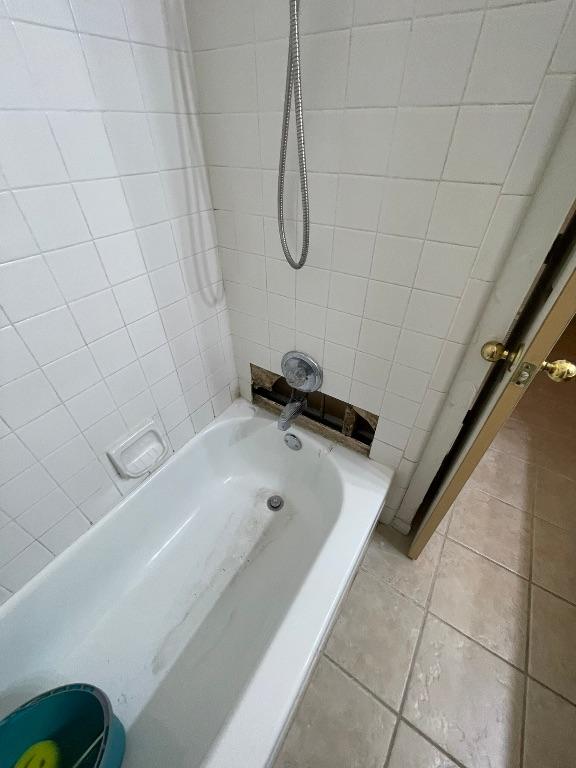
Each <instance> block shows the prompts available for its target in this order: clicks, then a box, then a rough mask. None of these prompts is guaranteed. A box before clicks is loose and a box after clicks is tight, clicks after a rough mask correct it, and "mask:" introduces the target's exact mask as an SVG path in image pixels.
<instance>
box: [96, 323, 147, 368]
mask: <svg viewBox="0 0 576 768" xmlns="http://www.w3.org/2000/svg"><path fill="white" fill-rule="evenodd" d="M90 350H91V352H92V354H93V355H94V359H95V360H96V364H97V365H98V368H99V369H100V371H101V373H102V375H103V376H110V374H112V373H115V372H116V371H119V370H120V369H121V368H124V366H126V365H128V363H131V362H132V361H133V360H135V359H136V355H135V354H134V348H133V346H132V343H131V341H130V337H129V336H128V332H127V331H126V329H125V328H121V329H120V330H119V331H115V332H114V333H111V334H110V335H109V336H104V338H102V339H98V340H97V341H94V342H93V343H92V344H91V345H90Z"/></svg>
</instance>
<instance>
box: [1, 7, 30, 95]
mask: <svg viewBox="0 0 576 768" xmlns="http://www.w3.org/2000/svg"><path fill="white" fill-rule="evenodd" d="M4 16H5V11H4V8H3V6H0V67H1V68H2V73H3V75H4V76H3V78H2V83H1V84H0V102H1V103H2V105H3V106H5V107H10V108H12V109H18V108H25V107H36V106H37V105H38V101H39V98H38V94H37V93H36V88H35V86H34V83H33V81H32V77H31V76H30V72H29V70H28V67H27V66H26V59H25V58H24V51H23V50H22V49H21V47H20V43H19V42H18V38H17V37H16V33H15V32H14V28H13V26H12V24H11V23H10V21H9V20H8V19H5V18H4Z"/></svg>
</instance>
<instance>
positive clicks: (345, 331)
mask: <svg viewBox="0 0 576 768" xmlns="http://www.w3.org/2000/svg"><path fill="white" fill-rule="evenodd" d="M360 323H361V320H360V318H359V317H357V316H355V315H347V314H345V313H344V312H337V311H336V310H335V309H329V310H328V311H327V313H326V339H327V340H328V341H335V342H337V343H338V344H344V346H346V347H355V346H356V345H357V344H358V336H359V333H360Z"/></svg>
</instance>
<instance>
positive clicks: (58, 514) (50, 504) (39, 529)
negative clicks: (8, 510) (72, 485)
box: [18, 488, 74, 537]
mask: <svg viewBox="0 0 576 768" xmlns="http://www.w3.org/2000/svg"><path fill="white" fill-rule="evenodd" d="M73 507H74V505H73V503H72V502H71V501H70V499H69V498H68V497H67V496H66V494H64V493H63V492H62V491H61V490H60V489H59V488H57V489H56V490H55V491H52V493H49V494H48V496H44V498H43V499H41V500H40V501H38V502H36V504H33V505H32V506H31V507H30V509H28V510H27V511H26V512H24V514H23V515H20V517H19V518H18V524H19V525H21V526H22V528H24V530H26V531H28V533H29V534H30V535H31V536H34V537H39V536H42V534H43V533H46V531H47V530H48V529H49V528H51V527H52V526H53V525H55V524H56V523H57V522H58V521H59V520H61V519H62V518H63V517H64V515H66V514H67V513H68V512H70V511H71V510H72V509H73Z"/></svg>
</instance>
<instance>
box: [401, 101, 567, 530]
mask: <svg viewBox="0 0 576 768" xmlns="http://www.w3.org/2000/svg"><path fill="white" fill-rule="evenodd" d="M575 147H576V104H573V106H572V108H571V111H570V114H569V115H568V117H567V119H566V122H565V124H564V126H563V127H562V129H561V130H560V132H559V136H558V139H557V141H556V144H555V147H554V149H553V151H552V154H551V155H550V157H549V160H548V164H547V166H546V168H545V169H544V173H543V175H542V177H541V179H540V183H539V185H538V187H537V188H536V190H535V192H534V194H533V196H532V198H531V201H530V203H529V204H528V208H527V211H526V213H525V216H524V219H523V221H522V222H521V224H520V228H519V230H518V232H517V234H516V237H515V239H514V242H513V243H512V245H511V248H510V251H509V253H508V256H507V258H506V260H505V263H504V265H503V268H502V271H501V274H500V276H499V277H498V279H497V281H496V282H495V283H493V284H492V286H491V289H490V293H489V296H488V300H487V302H486V305H485V307H484V309H483V313H482V315H481V316H480V317H479V319H478V321H477V324H476V327H475V329H474V331H473V333H472V336H471V338H470V339H468V341H467V348H466V351H465V353H464V356H463V358H462V360H461V361H460V364H459V366H458V368H457V370H456V371H455V373H454V375H453V380H452V385H451V387H450V390H449V392H448V394H447V396H446V398H445V400H444V404H443V406H442V408H441V411H440V414H439V415H438V418H437V419H436V421H435V423H434V426H433V429H432V431H431V433H430V436H429V438H428V440H427V441H426V444H425V446H424V450H423V452H422V455H421V457H420V460H419V462H418V464H417V466H416V468H415V471H414V473H413V475H412V477H411V479H410V481H409V483H408V488H407V490H406V493H405V494H404V497H403V499H402V502H401V505H400V508H399V510H398V511H397V512H396V515H395V517H394V520H393V523H392V524H393V525H394V527H396V528H398V529H399V530H401V531H402V532H403V533H408V532H409V531H410V527H411V525H412V524H413V522H414V518H415V516H416V514H417V512H418V511H419V510H424V511H426V509H428V508H429V501H432V502H433V498H430V494H431V492H432V484H433V482H434V480H435V478H436V476H437V474H438V472H439V470H440V468H441V467H442V465H443V464H446V461H445V459H446V456H447V454H448V453H449V452H450V451H451V449H452V447H453V445H454V443H455V441H456V440H457V438H458V435H459V434H460V432H461V429H462V423H463V421H464V420H465V419H466V415H467V413H468V411H469V410H470V408H471V406H472V404H473V403H474V402H475V401H476V396H477V393H478V392H479V390H480V388H482V387H483V384H484V381H485V379H486V376H487V374H488V371H489V364H488V363H486V362H485V361H484V360H482V358H481V356H480V354H479V351H480V347H481V346H482V343H483V342H484V341H486V340H488V339H500V340H506V339H507V338H508V334H509V332H510V329H511V328H512V327H513V325H514V323H515V319H516V316H517V314H518V313H519V311H520V310H521V308H522V307H523V305H524V302H525V300H526V297H527V296H528V295H529V294H530V292H531V290H532V288H533V286H534V284H535V281H536V280H537V279H538V276H539V273H540V271H541V269H542V264H543V262H544V260H545V258H546V256H547V254H548V252H549V251H550V248H551V247H552V244H553V243H554V241H555V239H556V237H557V235H558V233H559V231H560V230H561V228H562V225H563V223H564V220H565V218H566V216H567V214H568V213H569V211H570V209H571V207H572V205H573V203H574V198H575V192H576V152H575V151H574V148H575ZM458 456H459V454H457V455H456V458H455V459H454V460H453V463H452V464H451V465H450V466H455V465H457V463H458V462H459V458H458ZM451 471H453V470H451V469H448V472H451ZM447 477H449V475H447ZM427 496H428V497H429V498H426V497H427ZM436 498H437V495H436ZM424 501H425V504H426V507H425V506H424V504H423V502H424Z"/></svg>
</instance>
